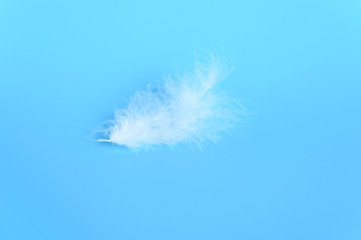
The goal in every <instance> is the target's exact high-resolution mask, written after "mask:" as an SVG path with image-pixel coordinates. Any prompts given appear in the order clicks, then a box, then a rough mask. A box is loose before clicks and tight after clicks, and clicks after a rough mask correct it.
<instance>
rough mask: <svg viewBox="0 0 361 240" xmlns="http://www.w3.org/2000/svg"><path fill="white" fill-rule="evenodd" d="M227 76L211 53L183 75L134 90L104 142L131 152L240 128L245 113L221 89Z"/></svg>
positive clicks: (210, 137)
mask: <svg viewBox="0 0 361 240" xmlns="http://www.w3.org/2000/svg"><path fill="white" fill-rule="evenodd" d="M226 74H227V70H226V69H225V67H224V66H223V64H221V63H220V62H219V61H217V60H216V59H215V58H214V57H210V61H209V62H208V63H207V64H201V63H196V64H195V67H194V68H193V69H192V70H191V71H188V72H186V73H184V74H183V75H181V76H178V77H176V78H171V77H169V78H166V79H165V80H164V81H162V82H161V83H158V84H156V85H149V86H148V87H147V88H146V89H145V90H141V91H138V92H136V93H135V95H134V96H133V97H132V98H131V99H130V102H129V105H128V107H127V108H124V109H119V110H116V112H115V119H114V120H111V121H109V126H108V127H107V128H106V129H104V135H105V139H104V140H100V141H107V142H112V143H116V144H119V145H123V146H126V147H129V148H130V149H132V150H137V149H140V148H149V147H153V146H156V145H174V144H177V143H187V144H196V145H199V144H201V143H202V142H204V141H206V140H212V141H216V140H217V139H218V137H219V135H220V133H222V132H225V131H228V130H230V129H231V128H233V127H236V126H237V124H238V123H239V120H241V118H242V113H243V112H244V110H243V107H242V105H241V104H240V103H239V101H238V100H237V99H234V98H230V97H229V96H227V94H226V93H225V91H224V90H222V89H224V88H223V87H224V86H223V85H222V84H221V83H222V80H223V78H224V77H225V76H226Z"/></svg>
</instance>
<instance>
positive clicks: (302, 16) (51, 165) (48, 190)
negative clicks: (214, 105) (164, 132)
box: [0, 0, 361, 240]
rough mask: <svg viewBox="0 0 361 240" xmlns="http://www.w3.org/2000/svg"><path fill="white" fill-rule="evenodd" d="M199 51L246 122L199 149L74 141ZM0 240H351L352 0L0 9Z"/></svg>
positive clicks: (359, 229) (354, 237) (357, 217)
mask: <svg viewBox="0 0 361 240" xmlns="http://www.w3.org/2000/svg"><path fill="white" fill-rule="evenodd" d="M203 51H215V52H216V53H218V54H220V55H223V56H225V58H226V60H227V61H228V62H229V63H230V64H231V65H233V66H234V67H235V69H234V71H233V72H232V74H231V75H230V80H231V85H230V90H231V91H232V93H233V94H235V95H237V96H239V97H241V98H242V99H244V104H245V105H246V107H247V108H248V109H249V110H250V111H251V112H253V113H254V115H253V117H252V118H251V119H249V120H248V122H247V126H246V127H244V128H243V129H242V130H241V133H242V134H241V135H242V136H228V137H225V138H224V139H223V140H222V141H220V142H219V144H217V145H213V144H208V145H206V146H204V148H203V149H202V150H198V149H193V150H192V149H188V148H186V147H176V148H174V149H167V148H162V149H159V150H158V151H150V152H142V153H138V154H135V153H132V152H129V151H128V150H126V149H123V148H118V147H115V146H111V145H106V144H98V143H96V142H93V141H91V140H90V139H89V135H90V133H91V131H92V129H94V128H95V127H97V126H98V125H99V123H101V122H102V121H104V120H107V119H109V118H111V117H112V115H113V110H114V109H115V106H120V107H121V106H124V105H125V103H126V100H127V99H128V98H129V97H130V96H132V94H133V93H134V92H135V91H136V90H138V89H142V88H144V87H145V86H146V85H147V84H148V83H150V82H152V81H154V80H158V79H161V78H162V77H163V76H164V75H168V74H174V73H176V72H177V71H178V72H180V71H182V69H184V68H185V67H187V66H189V65H191V64H192V62H193V59H194V55H193V53H194V52H203ZM0 107H1V112H0V114H1V115H0V116H1V118H0V132H1V137H0V239H2V240H8V239H9V240H10V239H37V240H38V239H52V240H55V239H62V240H64V239H67V240H71V239H76V240H79V239H89V240H90V239H124V240H128V239H156V240H162V239H167V240H169V239H172V240H176V239H187V240H188V239H196V240H199V239H207V240H210V239H227V240H231V239H247V240H253V239H277V240H282V239H284V240H290V239H292V240H298V239H307V240H313V239H315V240H320V239H328V240H333V239H342V240H344V239H348V240H359V239H361V150H360V149H361V139H360V136H361V127H360V123H361V3H360V1H356V0H354V1H350V0H343V1H329V0H328V1H326V0H320V1H314V0H312V1H311V0H309V1H304V0H302V1H301V0H300V1H294V0H290V1H268V0H263V1H261V0H255V1H251V0H249V1H236V0H233V1H191V0H189V1H178V2H177V3H176V2H173V1H163V2H162V1H107V0H105V1H19V0H12V1H10V0H2V1H0Z"/></svg>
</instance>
